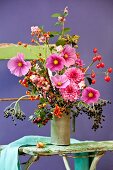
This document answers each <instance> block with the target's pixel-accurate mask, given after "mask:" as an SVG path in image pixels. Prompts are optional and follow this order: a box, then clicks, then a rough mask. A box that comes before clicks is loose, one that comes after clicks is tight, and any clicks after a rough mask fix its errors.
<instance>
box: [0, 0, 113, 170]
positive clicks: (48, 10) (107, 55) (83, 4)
mask: <svg viewBox="0 0 113 170" xmlns="http://www.w3.org/2000/svg"><path fill="white" fill-rule="evenodd" d="M65 6H68V7H69V17H68V21H67V23H66V25H67V27H71V28H72V30H71V34H78V35H80V36H81V38H80V44H79V51H80V53H81V56H82V58H83V59H84V61H85V62H86V63H89V60H91V58H92V55H93V53H92V49H93V48H94V47H97V48H98V49H99V51H100V53H101V54H102V56H103V58H104V61H105V64H106V65H107V66H108V67H109V66H110V67H112V66H113V64H112V63H113V57H112V56H113V1H112V0H81V1H79V0H62V1H61V0H57V1H56V0H52V1H50V0H41V1H39V0H18V1H17V0H10V1H9V0H0V43H4V42H8V43H10V42H13V43H17V42H18V41H23V42H28V43H29V42H30V27H31V26H33V25H44V26H45V29H46V30H54V26H53V24H54V22H55V19H52V18H50V15H51V14H52V13H54V12H59V11H61V10H62V9H64V7H65ZM6 64H7V61H0V98H1V97H20V96H21V95H22V94H24V92H25V89H24V88H23V87H21V86H20V85H19V84H18V78H16V77H14V76H13V75H11V74H10V73H9V71H8V69H7V66H6ZM103 77H104V76H103V75H100V78H101V79H100V78H99V79H98V81H97V83H96V85H94V88H98V89H99V90H100V93H101V97H102V98H104V99H106V98H107V99H110V100H112V99H113V91H112V89H113V88H112V86H113V80H112V81H111V83H110V84H109V83H108V84H107V83H105V82H104V80H103ZM112 77H113V76H112ZM112 103H113V100H112ZM8 104H9V103H8V102H1V103H0V113H1V114H0V144H7V143H9V142H12V141H13V140H16V139H18V138H20V137H22V136H24V135H45V136H49V135H50V124H48V125H47V126H46V127H43V128H41V129H39V128H37V127H36V126H34V125H33V124H31V123H30V122H29V121H27V120H26V121H25V122H24V123H23V122H18V125H17V126H16V127H15V126H14V125H13V122H12V121H11V120H10V119H5V118H4V117H3V110H4V108H5V107H6V106H7V105H8ZM21 104H22V108H23V110H24V111H25V113H26V115H30V114H31V113H32V112H33V110H34V107H35V105H36V102H28V101H26V102H24V103H23V102H21ZM112 109H113V104H112V105H110V106H108V107H107V108H106V109H105V110H104V113H105V115H106V121H105V122H104V123H103V128H102V129H99V130H98V131H97V132H93V131H92V130H91V125H92V122H91V121H89V120H88V119H87V116H86V115H82V116H79V118H77V120H76V134H72V136H73V137H74V138H77V139H80V140H113V130H112V129H113V115H112ZM112 160H113V153H107V154H106V155H105V156H104V157H103V159H102V160H101V161H100V162H99V164H98V168H97V169H103V170H106V169H108V168H109V170H112V169H113V161H112ZM37 168H39V169H41V170H45V169H46V170H50V169H54V170H58V169H60V170H63V169H65V168H64V166H63V162H62V159H61V158H59V157H50V158H48V157H47V158H41V159H40V162H39V163H38V164H37ZM33 169H36V166H35V165H33V166H32V168H31V170H33Z"/></svg>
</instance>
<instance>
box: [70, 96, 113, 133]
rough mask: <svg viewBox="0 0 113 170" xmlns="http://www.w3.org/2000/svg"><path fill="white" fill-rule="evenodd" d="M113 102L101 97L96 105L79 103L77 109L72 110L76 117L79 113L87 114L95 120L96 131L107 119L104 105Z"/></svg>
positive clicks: (94, 128)
mask: <svg viewBox="0 0 113 170" xmlns="http://www.w3.org/2000/svg"><path fill="white" fill-rule="evenodd" d="M107 104H111V102H110V101H106V100H102V99H100V100H99V101H98V102H97V103H95V104H94V105H77V106H76V110H75V111H72V112H73V114H74V116H75V117H78V115H79V114H83V112H84V113H85V114H87V116H88V119H92V120H93V126H92V129H93V130H94V131H96V130H97V129H98V128H102V122H103V121H105V116H104V115H103V114H102V113H103V106H106V105H107Z"/></svg>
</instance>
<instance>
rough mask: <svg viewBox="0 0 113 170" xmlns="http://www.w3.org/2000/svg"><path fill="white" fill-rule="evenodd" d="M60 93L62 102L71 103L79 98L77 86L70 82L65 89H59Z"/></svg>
mask: <svg viewBox="0 0 113 170" xmlns="http://www.w3.org/2000/svg"><path fill="white" fill-rule="evenodd" d="M60 93H61V94H62V97H63V99H64V100H66V101H68V100H69V101H71V102H73V101H76V100H77V99H78V98H79V96H80V90H79V87H78V85H77V84H75V83H72V82H71V83H70V84H69V85H68V86H67V87H66V88H62V89H60Z"/></svg>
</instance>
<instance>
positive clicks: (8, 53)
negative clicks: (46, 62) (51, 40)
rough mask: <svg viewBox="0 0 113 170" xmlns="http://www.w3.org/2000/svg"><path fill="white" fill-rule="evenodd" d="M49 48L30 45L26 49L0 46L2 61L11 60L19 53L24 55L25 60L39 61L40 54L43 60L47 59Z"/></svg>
mask: <svg viewBox="0 0 113 170" xmlns="http://www.w3.org/2000/svg"><path fill="white" fill-rule="evenodd" d="M47 49H48V47H47V46H34V45H28V46H27V47H26V48H25V47H23V46H22V45H21V46H20V45H17V44H12V43H9V44H8V43H3V44H0V60H5V59H10V58H12V57H14V56H16V55H17V53H24V55H25V59H28V60H31V59H37V58H38V57H40V54H41V55H42V57H43V58H45V57H47Z"/></svg>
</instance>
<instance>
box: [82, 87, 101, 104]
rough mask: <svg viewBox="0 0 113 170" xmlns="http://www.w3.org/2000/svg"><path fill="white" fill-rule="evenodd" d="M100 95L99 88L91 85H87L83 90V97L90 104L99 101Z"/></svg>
mask: <svg viewBox="0 0 113 170" xmlns="http://www.w3.org/2000/svg"><path fill="white" fill-rule="evenodd" d="M99 97H100V93H99V91H98V90H95V89H93V88H91V87H86V88H85V89H84V90H83V91H82V96H81V99H82V100H83V101H84V102H86V103H88V104H90V103H95V102H97V101H98V99H99Z"/></svg>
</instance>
